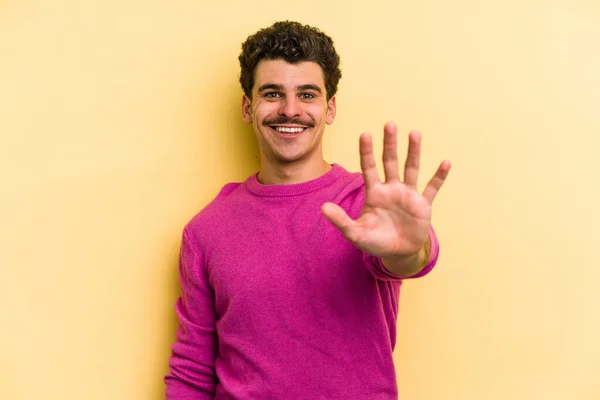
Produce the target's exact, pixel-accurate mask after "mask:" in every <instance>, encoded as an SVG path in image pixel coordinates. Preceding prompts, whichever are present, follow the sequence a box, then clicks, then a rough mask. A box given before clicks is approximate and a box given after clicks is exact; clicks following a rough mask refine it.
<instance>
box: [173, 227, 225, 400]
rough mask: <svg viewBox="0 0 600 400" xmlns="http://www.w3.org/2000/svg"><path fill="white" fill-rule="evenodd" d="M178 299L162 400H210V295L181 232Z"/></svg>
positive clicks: (198, 256) (199, 262)
mask: <svg viewBox="0 0 600 400" xmlns="http://www.w3.org/2000/svg"><path fill="white" fill-rule="evenodd" d="M179 278H180V283H181V297H180V298H179V299H178V300H177V304H176V306H175V309H176V312H177V317H178V318H179V325H178V328H177V336H176V340H175V343H174V344H173V347H172V354H171V357H170V359H169V373H168V374H167V376H166V377H165V384H166V386H167V388H166V400H192V399H194V400H209V399H210V400H212V399H214V393H215V389H216V386H217V378H216V374H215V357H216V352H217V334H216V328H215V323H216V313H215V306H214V292H213V290H212V288H211V287H210V285H209V283H208V276H207V272H206V268H205V266H204V257H203V254H202V253H201V252H199V251H198V250H197V249H196V248H195V247H194V245H193V242H192V241H191V240H190V237H189V234H188V232H187V231H186V230H184V232H183V238H182V244H181V251H180V255H179Z"/></svg>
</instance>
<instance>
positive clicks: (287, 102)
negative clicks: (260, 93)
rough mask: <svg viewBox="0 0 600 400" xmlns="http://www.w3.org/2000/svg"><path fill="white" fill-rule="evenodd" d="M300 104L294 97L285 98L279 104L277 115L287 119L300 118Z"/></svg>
mask: <svg viewBox="0 0 600 400" xmlns="http://www.w3.org/2000/svg"><path fill="white" fill-rule="evenodd" d="M300 111H301V110H300V102H299V101H298V99H296V98H295V97H286V98H284V99H283V101H282V102H281V106H280V108H279V114H280V115H284V116H286V117H288V118H294V117H298V116H300Z"/></svg>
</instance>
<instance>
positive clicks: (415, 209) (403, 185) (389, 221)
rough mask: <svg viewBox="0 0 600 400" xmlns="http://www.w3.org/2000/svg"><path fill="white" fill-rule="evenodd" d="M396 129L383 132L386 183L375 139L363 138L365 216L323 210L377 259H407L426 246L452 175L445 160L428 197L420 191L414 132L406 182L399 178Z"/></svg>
mask: <svg viewBox="0 0 600 400" xmlns="http://www.w3.org/2000/svg"><path fill="white" fill-rule="evenodd" d="M396 131H397V128H396V125H395V124H394V123H391V122H390V123H387V124H386V125H385V127H384V139H383V168H384V172H385V182H381V181H380V179H379V174H378V171H377V166H376V164H375V158H374V156H373V142H372V140H371V136H370V135H368V134H363V135H361V137H360V163H361V169H362V173H363V177H364V182H365V203H364V206H363V209H362V211H361V214H360V217H359V218H358V219H356V220H353V219H351V218H350V217H349V216H348V214H346V212H345V211H344V210H343V209H342V208H341V207H339V206H338V205H337V204H334V203H326V204H324V205H323V209H322V211H323V214H324V215H325V217H327V219H329V221H330V222H331V223H332V224H333V225H334V226H336V227H337V228H338V229H339V230H340V232H341V233H342V234H343V235H344V237H346V239H348V240H349V241H350V242H352V243H353V244H354V245H355V246H356V247H358V248H359V249H361V250H363V251H364V252H366V253H369V254H371V255H373V256H378V257H404V256H411V255H413V254H416V253H417V252H418V251H419V250H420V249H421V248H422V247H423V245H424V244H425V242H426V240H427V237H428V235H429V229H430V227H431V207H432V203H433V199H434V198H435V196H436V194H437V192H438V191H439V189H440V188H441V187H442V184H443V183H444V180H445V179H446V177H447V176H448V172H449V171H450V162H449V161H443V162H442V163H441V164H440V166H439V167H438V169H437V171H436V173H435V174H434V176H433V177H432V178H431V180H430V181H429V182H428V184H427V186H426V188H425V190H424V191H423V193H419V192H418V191H417V180H418V175H419V163H420V154H421V135H420V134H419V133H418V132H411V133H410V135H409V145H408V154H407V156H406V162H405V165H404V181H400V178H399V175H398V151H397V135H396Z"/></svg>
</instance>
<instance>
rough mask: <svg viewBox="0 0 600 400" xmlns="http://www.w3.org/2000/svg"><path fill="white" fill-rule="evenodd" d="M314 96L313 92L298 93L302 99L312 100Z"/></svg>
mask: <svg viewBox="0 0 600 400" xmlns="http://www.w3.org/2000/svg"><path fill="white" fill-rule="evenodd" d="M315 97H316V96H315V95H314V94H312V93H302V94H301V95H300V98H301V99H303V100H312V99H314V98H315Z"/></svg>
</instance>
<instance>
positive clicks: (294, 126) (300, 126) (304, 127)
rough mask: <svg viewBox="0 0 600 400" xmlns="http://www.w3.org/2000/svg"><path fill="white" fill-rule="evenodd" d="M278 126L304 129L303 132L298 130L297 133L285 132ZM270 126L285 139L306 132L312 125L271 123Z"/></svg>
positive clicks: (293, 137)
mask: <svg viewBox="0 0 600 400" xmlns="http://www.w3.org/2000/svg"><path fill="white" fill-rule="evenodd" d="M277 127H283V128H303V131H301V132H296V133H283V132H279V131H278V130H277V129H275V128H277ZM269 128H271V130H273V132H275V133H276V134H277V136H279V137H281V138H284V139H295V138H297V137H298V136H300V135H302V134H303V133H304V132H306V131H307V130H308V129H310V127H308V126H303V125H269Z"/></svg>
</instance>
